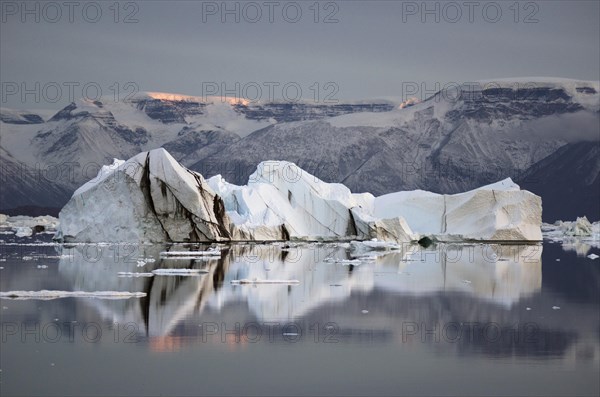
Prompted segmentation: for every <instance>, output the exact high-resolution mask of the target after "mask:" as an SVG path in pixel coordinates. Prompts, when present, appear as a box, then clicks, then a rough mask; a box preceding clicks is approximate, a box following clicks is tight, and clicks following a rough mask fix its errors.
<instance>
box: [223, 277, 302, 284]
mask: <svg viewBox="0 0 600 397" xmlns="http://www.w3.org/2000/svg"><path fill="white" fill-rule="evenodd" d="M299 283H300V281H298V280H276V279H273V280H269V279H260V278H254V279H252V280H250V279H247V278H243V279H241V280H231V284H299Z"/></svg>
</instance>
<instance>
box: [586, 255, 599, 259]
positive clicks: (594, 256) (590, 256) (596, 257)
mask: <svg viewBox="0 0 600 397" xmlns="http://www.w3.org/2000/svg"><path fill="white" fill-rule="evenodd" d="M587 257H588V258H590V259H591V260H594V259H598V258H600V256H598V255H596V254H589V255H588V256H587Z"/></svg>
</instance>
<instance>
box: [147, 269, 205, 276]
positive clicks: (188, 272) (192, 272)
mask: <svg viewBox="0 0 600 397" xmlns="http://www.w3.org/2000/svg"><path fill="white" fill-rule="evenodd" d="M152 273H153V274H155V275H157V276H196V275H198V274H204V273H208V270H204V269H155V270H152Z"/></svg>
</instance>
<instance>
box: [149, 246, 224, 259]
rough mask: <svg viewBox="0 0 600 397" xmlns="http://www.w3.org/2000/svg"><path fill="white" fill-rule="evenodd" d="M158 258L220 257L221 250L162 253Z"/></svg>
mask: <svg viewBox="0 0 600 397" xmlns="http://www.w3.org/2000/svg"><path fill="white" fill-rule="evenodd" d="M160 256H166V257H170V256H175V257H177V256H186V257H195V256H221V250H220V249H219V248H209V249H208V250H206V251H163V252H161V253H160Z"/></svg>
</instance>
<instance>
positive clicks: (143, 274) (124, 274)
mask: <svg viewBox="0 0 600 397" xmlns="http://www.w3.org/2000/svg"><path fill="white" fill-rule="evenodd" d="M117 275H118V276H119V277H153V276H154V273H136V272H119V273H117Z"/></svg>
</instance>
